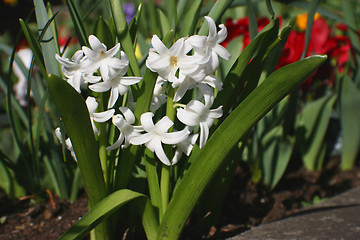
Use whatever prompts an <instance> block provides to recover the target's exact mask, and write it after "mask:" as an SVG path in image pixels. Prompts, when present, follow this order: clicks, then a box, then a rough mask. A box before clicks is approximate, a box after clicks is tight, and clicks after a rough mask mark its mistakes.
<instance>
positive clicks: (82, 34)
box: [65, 0, 89, 46]
mask: <svg viewBox="0 0 360 240" xmlns="http://www.w3.org/2000/svg"><path fill="white" fill-rule="evenodd" d="M65 3H66V5H67V7H68V9H69V12H70V16H71V19H72V22H73V24H74V28H75V32H76V34H77V37H78V39H79V43H80V45H81V46H89V42H88V37H87V34H86V30H85V27H84V24H83V22H82V20H81V17H80V13H79V10H78V9H77V7H76V4H75V3H74V1H73V0H65Z"/></svg>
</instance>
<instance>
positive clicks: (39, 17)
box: [34, 0, 60, 75]
mask: <svg viewBox="0 0 360 240" xmlns="http://www.w3.org/2000/svg"><path fill="white" fill-rule="evenodd" d="M34 6H35V13H36V21H37V25H38V29H40V31H45V33H44V34H43V38H42V39H40V41H41V42H40V45H41V48H42V53H43V57H44V62H45V67H46V70H47V73H48V74H55V75H60V67H59V63H58V62H57V61H56V59H55V54H56V53H57V46H56V43H55V40H54V36H53V33H52V30H51V27H47V28H46V25H47V24H48V22H49V16H48V15H47V11H46V7H45V5H44V1H43V0H34Z"/></svg>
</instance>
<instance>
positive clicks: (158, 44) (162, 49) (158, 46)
mask: <svg viewBox="0 0 360 240" xmlns="http://www.w3.org/2000/svg"><path fill="white" fill-rule="evenodd" d="M151 44H152V45H153V47H154V48H155V50H156V51H157V52H158V53H159V54H161V55H162V54H166V53H167V52H168V51H169V49H167V47H166V46H165V44H164V43H163V42H162V41H161V40H160V39H159V37H158V36H157V35H154V36H153V37H152V39H151Z"/></svg>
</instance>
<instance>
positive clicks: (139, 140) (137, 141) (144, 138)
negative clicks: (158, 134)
mask: <svg viewBox="0 0 360 240" xmlns="http://www.w3.org/2000/svg"><path fill="white" fill-rule="evenodd" d="M151 139H152V134H149V133H145V134H141V135H140V136H136V137H132V138H131V139H130V143H131V144H133V145H141V144H144V143H147V142H149V141H151Z"/></svg>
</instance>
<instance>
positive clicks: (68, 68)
mask: <svg viewBox="0 0 360 240" xmlns="http://www.w3.org/2000/svg"><path fill="white" fill-rule="evenodd" d="M55 58H56V60H57V61H58V62H59V63H60V64H61V65H62V68H61V69H62V73H63V74H64V75H65V77H67V78H68V79H67V80H66V81H67V82H68V83H69V84H70V85H71V86H72V87H73V88H75V90H76V91H77V92H79V93H80V92H81V85H84V84H85V83H86V82H92V83H93V82H98V81H100V80H101V77H99V76H93V75H92V74H93V72H91V71H89V70H88V69H89V68H90V66H91V63H90V62H88V61H86V60H85V59H86V57H84V53H83V51H82V50H78V51H76V52H75V53H74V55H73V56H72V57H71V60H69V59H68V58H65V57H60V56H59V55H58V54H56V55H55Z"/></svg>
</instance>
